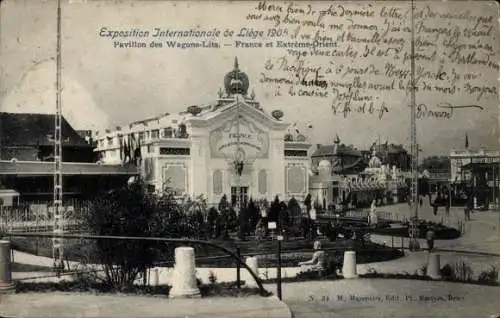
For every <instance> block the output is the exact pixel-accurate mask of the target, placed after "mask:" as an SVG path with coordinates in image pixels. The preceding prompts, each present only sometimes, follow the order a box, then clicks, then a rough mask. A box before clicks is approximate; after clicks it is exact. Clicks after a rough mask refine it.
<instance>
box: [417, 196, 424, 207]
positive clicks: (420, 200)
mask: <svg viewBox="0 0 500 318" xmlns="http://www.w3.org/2000/svg"><path fill="white" fill-rule="evenodd" d="M418 203H419V204H420V207H422V205H423V204H424V199H422V197H420V199H419V201H418Z"/></svg>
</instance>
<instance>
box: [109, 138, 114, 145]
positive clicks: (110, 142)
mask: <svg viewBox="0 0 500 318" xmlns="http://www.w3.org/2000/svg"><path fill="white" fill-rule="evenodd" d="M112 145H113V138H111V137H108V146H112Z"/></svg>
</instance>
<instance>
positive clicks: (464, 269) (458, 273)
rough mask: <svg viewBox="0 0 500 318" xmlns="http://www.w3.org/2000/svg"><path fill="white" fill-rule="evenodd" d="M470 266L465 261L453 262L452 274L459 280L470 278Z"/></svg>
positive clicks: (468, 279) (469, 279) (471, 273)
mask: <svg viewBox="0 0 500 318" xmlns="http://www.w3.org/2000/svg"><path fill="white" fill-rule="evenodd" d="M472 275H473V272H472V268H471V267H470V266H469V265H468V264H467V263H465V262H458V263H456V264H455V271H454V276H455V279H457V280H459V281H471V280H472Z"/></svg>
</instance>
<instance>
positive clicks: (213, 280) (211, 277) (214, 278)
mask: <svg viewBox="0 0 500 318" xmlns="http://www.w3.org/2000/svg"><path fill="white" fill-rule="evenodd" d="M208 281H209V282H210V284H212V285H213V284H215V283H217V276H215V273H214V272H213V271H210V273H209V275H208Z"/></svg>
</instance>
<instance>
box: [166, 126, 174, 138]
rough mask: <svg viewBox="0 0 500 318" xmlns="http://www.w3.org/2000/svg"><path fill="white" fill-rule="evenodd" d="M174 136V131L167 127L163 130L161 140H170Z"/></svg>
mask: <svg viewBox="0 0 500 318" xmlns="http://www.w3.org/2000/svg"><path fill="white" fill-rule="evenodd" d="M173 136H174V130H173V129H172V127H167V128H165V129H163V138H172V137H173Z"/></svg>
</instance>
